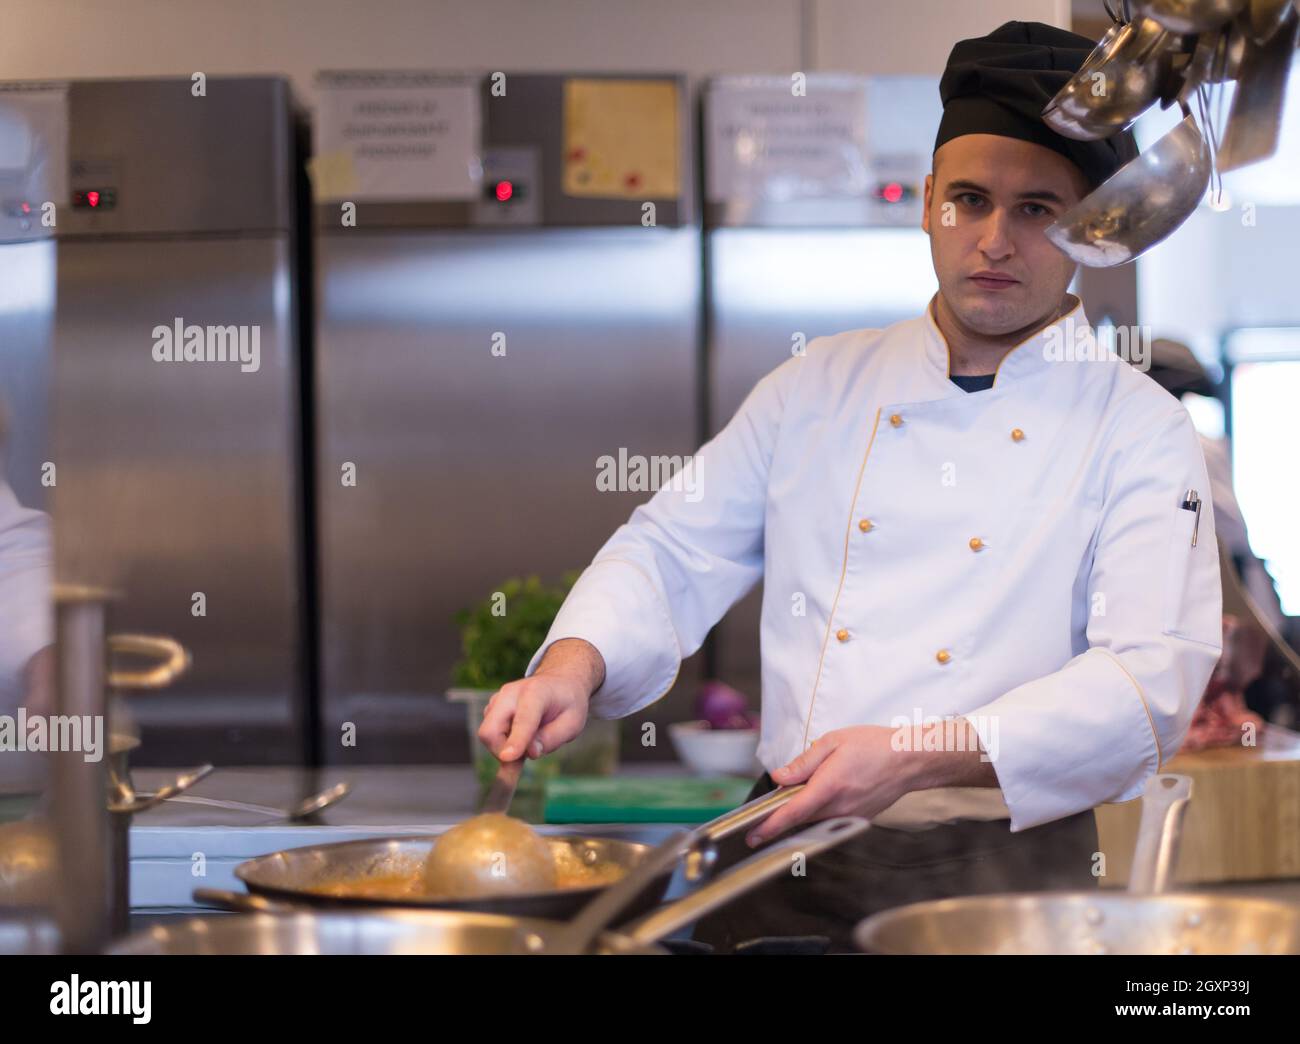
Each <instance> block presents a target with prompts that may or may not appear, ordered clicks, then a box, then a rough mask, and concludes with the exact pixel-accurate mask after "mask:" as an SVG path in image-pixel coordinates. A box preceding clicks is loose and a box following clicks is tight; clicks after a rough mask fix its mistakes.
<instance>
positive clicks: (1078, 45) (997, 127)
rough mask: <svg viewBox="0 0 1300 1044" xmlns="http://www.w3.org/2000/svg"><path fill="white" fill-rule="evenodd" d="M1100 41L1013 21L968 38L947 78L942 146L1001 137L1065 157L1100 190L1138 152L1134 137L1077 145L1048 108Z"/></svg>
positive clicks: (956, 50) (951, 59) (942, 87)
mask: <svg viewBox="0 0 1300 1044" xmlns="http://www.w3.org/2000/svg"><path fill="white" fill-rule="evenodd" d="M1094 46H1095V44H1094V43H1093V42H1092V41H1091V40H1089V39H1088V38H1087V37H1086V36H1079V35H1078V34H1077V33H1071V32H1067V31H1066V30H1064V29H1057V28H1055V27H1053V26H1050V25H1043V24H1042V23H1041V22H1007V23H1006V24H1005V25H1002V26H999V27H998V28H997V29H994V30H993V32H991V33H989V35H988V36H982V37H979V38H978V39H975V40H960V41H958V43H957V44H956V46H954V47H953V49H952V53H951V54H950V55H948V65H947V67H946V68H945V69H944V72H943V78H942V79H941V80H940V81H939V97H940V98H941V99H942V100H943V118H942V119H941V120H940V121H939V134H938V136H937V137H936V138H935V142H934V147H935V149H938V148H939V146H940V145H942V144H943V143H944V142H946V141H951V140H952V139H953V138H957V137H960V136H961V135H963V134H999V135H1001V136H1003V137H1006V138H1018V139H1019V140H1021V141H1028V142H1033V143H1034V144H1035V145H1043V146H1045V147H1046V148H1049V149H1051V150H1052V151H1053V152H1059V153H1060V154H1061V155H1062V156H1064V157H1066V158H1067V159H1069V160H1073V161H1074V163H1075V165H1076V166H1077V167H1079V169H1080V170H1082V171H1083V173H1084V175H1085V176H1086V177H1087V179H1088V182H1089V183H1090V184H1091V185H1092V186H1093V188H1096V187H1097V186H1098V185H1100V184H1101V183H1102V182H1103V181H1105V180H1106V179H1107V178H1108V177H1110V176H1111V175H1112V174H1114V173H1115V171H1117V170H1118V169H1119V168H1120V167H1122V166H1123V165H1124V164H1125V163H1127V162H1128V161H1129V160H1131V159H1133V158H1134V157H1135V156H1136V155H1137V144H1136V143H1135V142H1134V140H1133V135H1132V134H1130V133H1129V132H1128V131H1122V132H1121V133H1119V134H1114V135H1112V136H1111V137H1109V138H1104V139H1103V140H1101V141H1076V140H1075V139H1073V138H1067V137H1065V136H1063V135H1061V134H1057V133H1056V131H1054V130H1052V128H1051V127H1049V126H1048V125H1047V124H1046V123H1045V122H1043V115H1042V114H1043V109H1045V108H1046V107H1047V103H1048V102H1050V101H1051V100H1052V98H1054V97H1055V96H1056V93H1057V92H1058V91H1059V90H1060V89H1061V88H1062V87H1064V86H1065V85H1066V83H1067V82H1068V81H1069V79H1070V77H1071V76H1073V75H1074V74H1075V73H1076V72H1078V71H1079V67H1080V66H1081V65H1083V63H1084V60H1085V59H1086V58H1087V57H1088V55H1089V54H1090V53H1092V50H1093V48H1094Z"/></svg>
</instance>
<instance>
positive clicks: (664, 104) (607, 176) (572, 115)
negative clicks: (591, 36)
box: [563, 79, 681, 199]
mask: <svg viewBox="0 0 1300 1044" xmlns="http://www.w3.org/2000/svg"><path fill="white" fill-rule="evenodd" d="M679 141H680V137H679V131H678V100H677V84H676V83H673V82H671V81H663V80H660V81H654V80H578V79H574V80H566V81H565V84H564V179H563V185H564V191H565V193H566V194H567V195H570V196H604V197H607V198H615V199H668V198H671V197H673V196H676V195H677V194H678V192H679V191H680V180H679V179H680V167H681V159H680V156H679V155H678V146H679Z"/></svg>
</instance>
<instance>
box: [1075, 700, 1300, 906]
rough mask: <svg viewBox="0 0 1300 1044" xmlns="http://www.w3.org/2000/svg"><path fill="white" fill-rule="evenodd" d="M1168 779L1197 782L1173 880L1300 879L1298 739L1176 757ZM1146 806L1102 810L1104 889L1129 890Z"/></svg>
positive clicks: (1269, 734) (1276, 734)
mask: <svg viewBox="0 0 1300 1044" xmlns="http://www.w3.org/2000/svg"><path fill="white" fill-rule="evenodd" d="M1163 771H1165V772H1177V773H1179V774H1181V775H1185V776H1190V777H1191V779H1192V799H1191V801H1190V802H1189V803H1188V806H1187V815H1186V818H1185V819H1184V820H1183V840H1182V845H1181V847H1180V849H1179V857H1178V866H1177V868H1176V871H1175V875H1174V880H1175V881H1176V882H1177V883H1180V884H1208V883H1211V882H1215V881H1251V880H1264V879H1269V878H1278V877H1300V733H1295V732H1290V731H1288V730H1286V729H1280V728H1278V727H1277V726H1272V725H1271V726H1268V727H1267V728H1266V729H1264V730H1263V731H1262V733H1261V735H1260V742H1259V745H1258V746H1256V747H1221V748H1216V749H1211V750H1201V751H1196V752H1195V753H1191V754H1179V755H1177V756H1176V757H1174V758H1173V759H1172V760H1171V761H1169V762H1168V763H1167V764H1166V765H1165V766H1164V769H1163ZM1141 808H1142V801H1141V799H1140V798H1137V799H1135V800H1133V801H1126V802H1124V803H1123V804H1112V805H1099V806H1098V807H1097V809H1096V814H1097V833H1098V835H1099V837H1100V844H1101V850H1102V852H1104V853H1105V855H1106V876H1105V877H1104V878H1103V879H1102V885H1103V886H1104V887H1119V888H1122V887H1125V886H1126V885H1127V883H1128V875H1129V868H1130V866H1131V862H1132V855H1133V845H1134V842H1135V841H1136V840H1137V827H1138V818H1139V815H1140V813H1141Z"/></svg>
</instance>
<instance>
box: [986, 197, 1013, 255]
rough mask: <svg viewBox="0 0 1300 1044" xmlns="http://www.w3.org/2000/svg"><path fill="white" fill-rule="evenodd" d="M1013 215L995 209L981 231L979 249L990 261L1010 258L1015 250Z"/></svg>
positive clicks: (997, 208)
mask: <svg viewBox="0 0 1300 1044" xmlns="http://www.w3.org/2000/svg"><path fill="white" fill-rule="evenodd" d="M1010 222H1011V215H1010V214H1008V213H1007V211H1006V210H1004V209H1002V208H1001V207H995V208H994V209H993V211H992V213H990V214H989V216H988V218H987V219H986V220H985V221H984V226H983V228H981V229H980V241H979V249H980V253H982V254H983V255H984V256H985V257H987V258H988V259H989V260H990V261H1001V260H1003V259H1004V258H1007V257H1010V256H1011V254H1012V253H1014V250H1015V248H1014V247H1013V246H1012V244H1011V227H1010Z"/></svg>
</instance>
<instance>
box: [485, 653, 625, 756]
mask: <svg viewBox="0 0 1300 1044" xmlns="http://www.w3.org/2000/svg"><path fill="white" fill-rule="evenodd" d="M604 680H605V661H604V660H603V659H602V658H601V655H600V653H599V652H597V651H596V647H595V646H593V645H591V644H590V643H588V642H585V641H583V640H582V639H580V638H566V639H562V640H561V641H558V642H555V643H554V644H553V645H552V646H551V647H550V648H549V649H547V650H546V655H545V656H544V657H543V658H542V662H541V663H540V664H538V665H537V670H536V671H534V672H533V674H532V675H531V676H530V677H527V678H521V679H520V680H519V681H513V682H508V683H507V684H505V685H503V686H502V687H501V688H500V689H498V690H497V691H496V693H494V694H493V696H492V699H491V700H490V701H488V705H487V710H485V711H484V712H483V724H482V725H480V726H479V729H478V738H479V740H480V742H482V743H483V745H484V746H485V747H487V748H488V750H490V751H491V752H492V753H493V754H494V755H495V756H496V757H497V758H498V759H499V760H501V761H514V760H516V759H517V758H521V757H523V756H524V755H525V754H526V755H527V756H528V757H530V758H540V757H541V756H542V755H543V754H549V753H551V751H553V750H555V749H557V748H558V747H562V746H563V745H564V744H566V743H568V742H569V741H570V740H572V739H574V738H575V737H576V736H577V735H578V733H580V732H581V731H582V729H583V726H585V725H586V724H587V704H588V701H589V700H590V699H591V694H592V693H593V692H595V691H596V690H597V689H598V688H600V686H601V684H602V683H603V682H604Z"/></svg>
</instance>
